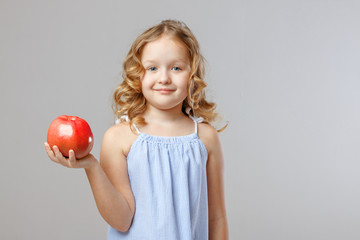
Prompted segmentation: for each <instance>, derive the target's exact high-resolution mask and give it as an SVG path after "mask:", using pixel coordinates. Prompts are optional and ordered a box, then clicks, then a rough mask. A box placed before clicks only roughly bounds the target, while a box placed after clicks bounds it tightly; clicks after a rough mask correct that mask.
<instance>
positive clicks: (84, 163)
mask: <svg viewBox="0 0 360 240" xmlns="http://www.w3.org/2000/svg"><path fill="white" fill-rule="evenodd" d="M44 145H45V150H46V153H47V155H48V156H49V158H50V159H51V160H52V161H53V162H56V163H59V164H61V165H63V166H65V167H68V168H85V169H89V168H91V167H94V166H96V165H97V164H99V162H98V160H97V159H96V158H95V157H94V156H93V155H92V154H88V155H87V156H85V157H83V158H81V159H76V156H75V152H74V151H73V150H70V151H69V157H68V158H66V157H64V156H63V155H62V153H61V152H60V150H59V148H58V147H57V146H56V145H54V146H53V150H54V151H53V150H52V149H51V148H50V145H49V144H48V143H47V142H45V143H44Z"/></svg>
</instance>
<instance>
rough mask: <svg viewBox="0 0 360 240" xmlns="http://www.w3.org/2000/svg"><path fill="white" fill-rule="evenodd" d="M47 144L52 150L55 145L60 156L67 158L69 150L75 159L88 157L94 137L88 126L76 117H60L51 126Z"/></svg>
mask: <svg viewBox="0 0 360 240" xmlns="http://www.w3.org/2000/svg"><path fill="white" fill-rule="evenodd" d="M47 142H48V143H49V145H50V147H51V148H52V147H53V146H54V145H56V146H57V147H58V148H59V150H60V152H61V153H62V155H64V156H66V157H69V150H70V149H72V150H74V152H75V157H76V158H77V159H79V158H82V157H85V156H86V155H88V154H89V153H90V151H91V149H92V147H93V145H94V137H93V134H92V132H91V128H90V126H89V124H88V123H87V122H86V121H85V120H84V119H82V118H79V117H76V116H66V115H62V116H59V117H57V118H56V119H55V120H54V121H53V122H52V123H51V124H50V127H49V130H48V133H47Z"/></svg>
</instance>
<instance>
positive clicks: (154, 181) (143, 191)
mask: <svg viewBox="0 0 360 240" xmlns="http://www.w3.org/2000/svg"><path fill="white" fill-rule="evenodd" d="M191 118H192V120H193V121H194V123H195V131H194V133H193V134H190V135H185V136H179V137H161V136H153V135H149V134H146V133H142V132H140V131H139V129H138V128H137V127H136V126H135V125H133V126H134V128H135V129H136V131H137V132H138V134H139V136H138V138H137V139H136V140H135V142H134V143H133V144H132V146H131V148H130V151H129V154H128V156H127V165H128V175H129V180H130V185H131V189H132V191H133V194H134V198H135V215H134V218H133V222H132V225H131V227H130V229H129V230H128V231H127V232H120V231H117V230H116V229H114V228H112V227H111V226H110V225H109V226H108V240H120V239H131V240H205V239H206V240H207V239H208V197H207V180H206V162H207V158H208V152H207V150H206V147H205V145H204V144H203V142H201V140H200V139H199V137H198V135H197V123H198V122H201V121H202V118H196V117H191Z"/></svg>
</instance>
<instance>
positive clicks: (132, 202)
mask: <svg viewBox="0 0 360 240" xmlns="http://www.w3.org/2000/svg"><path fill="white" fill-rule="evenodd" d="M123 67H124V74H123V77H124V81H123V82H122V83H121V84H120V85H119V87H118V88H117V89H116V91H115V93H114V100H115V108H114V110H115V114H116V116H117V118H118V121H117V124H116V125H114V126H112V127H110V128H109V129H108V130H107V131H106V133H105V135H104V138H103V142H102V146H101V152H100V163H99V162H98V161H97V160H96V159H95V157H94V156H93V155H91V154H89V155H88V156H87V157H85V158H82V159H80V160H76V156H75V155H74V152H73V151H72V150H70V152H69V158H65V157H63V156H62V154H61V153H60V151H59V149H58V148H57V147H56V146H54V147H53V150H52V149H51V148H50V146H49V145H48V144H47V143H45V148H46V151H47V154H48V156H49V157H50V159H51V160H53V161H54V162H57V163H60V164H62V165H64V166H66V167H70V168H84V169H85V172H86V174H87V177H88V180H89V183H90V185H91V189H92V192H93V194H94V198H95V201H96V205H97V207H98V210H99V212H100V214H101V216H102V217H103V218H104V220H105V221H106V222H107V223H108V224H109V231H108V239H141V240H143V239H156V240H160V239H164V240H173V239H174V240H175V239H177V240H195V239H196V240H200V239H216V240H222V239H228V226H227V217H226V210H225V199H224V175H223V174H224V159H223V154H222V149H221V144H220V141H219V137H218V134H217V131H216V130H215V129H214V128H213V127H212V126H211V125H210V123H211V122H213V121H214V120H215V118H216V117H217V114H216V112H215V104H214V103H210V102H207V101H206V99H205V93H204V88H205V87H206V84H205V82H204V79H203V78H204V60H203V57H202V55H201V53H200V50H199V45H198V42H197V40H196V39H195V37H194V35H193V34H192V32H191V31H190V29H189V28H188V27H187V26H186V25H185V24H184V23H182V22H178V21H173V20H166V21H162V22H161V23H160V24H158V25H156V26H154V27H152V28H150V29H148V30H147V31H145V32H144V33H143V34H141V35H140V36H139V37H138V38H137V39H136V40H135V42H134V43H133V45H132V46H131V49H130V51H129V53H128V55H127V57H126V59H125V62H124V65H123Z"/></svg>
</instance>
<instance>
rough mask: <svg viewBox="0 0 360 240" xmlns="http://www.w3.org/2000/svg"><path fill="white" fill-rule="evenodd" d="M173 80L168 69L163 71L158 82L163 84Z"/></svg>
mask: <svg viewBox="0 0 360 240" xmlns="http://www.w3.org/2000/svg"><path fill="white" fill-rule="evenodd" d="M170 82H171V79H170V75H169V73H168V71H167V70H163V71H161V74H160V76H159V79H158V83H161V84H168V83H170Z"/></svg>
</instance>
